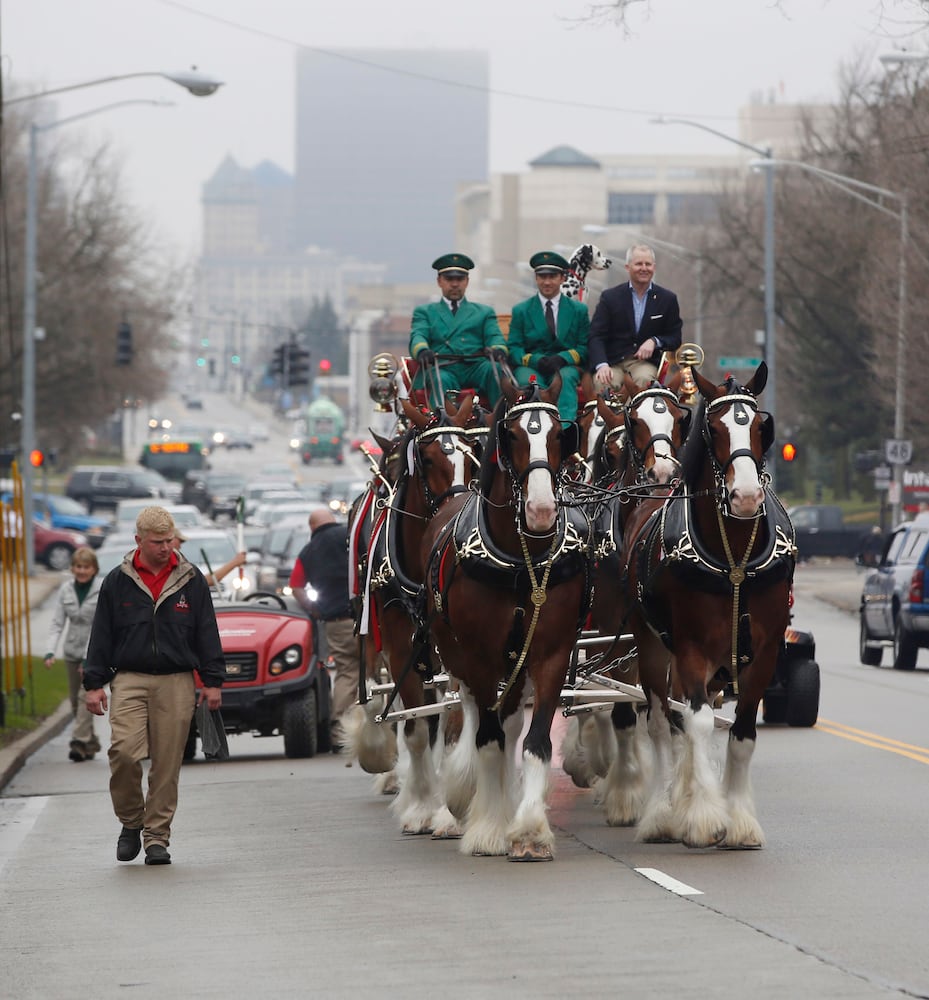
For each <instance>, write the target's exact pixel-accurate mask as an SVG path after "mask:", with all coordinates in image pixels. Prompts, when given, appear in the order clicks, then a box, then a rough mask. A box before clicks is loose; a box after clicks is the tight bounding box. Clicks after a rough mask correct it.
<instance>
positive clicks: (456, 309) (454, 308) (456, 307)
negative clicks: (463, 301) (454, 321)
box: [452, 302, 458, 316]
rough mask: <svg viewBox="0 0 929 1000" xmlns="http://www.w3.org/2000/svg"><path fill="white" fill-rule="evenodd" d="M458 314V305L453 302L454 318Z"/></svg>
mask: <svg viewBox="0 0 929 1000" xmlns="http://www.w3.org/2000/svg"><path fill="white" fill-rule="evenodd" d="M457 312H458V303H457V302H452V315H453V316H454V315H455V314H456V313H457Z"/></svg>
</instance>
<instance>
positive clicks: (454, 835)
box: [432, 830, 461, 840]
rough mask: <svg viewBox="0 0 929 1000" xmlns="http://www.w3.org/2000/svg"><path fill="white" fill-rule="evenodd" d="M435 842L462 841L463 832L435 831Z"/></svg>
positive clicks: (433, 836) (433, 835) (433, 837)
mask: <svg viewBox="0 0 929 1000" xmlns="http://www.w3.org/2000/svg"><path fill="white" fill-rule="evenodd" d="M432 839H433V840H461V830H435V831H434V832H433V834H432Z"/></svg>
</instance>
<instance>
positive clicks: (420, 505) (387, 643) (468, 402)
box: [354, 396, 476, 836]
mask: <svg viewBox="0 0 929 1000" xmlns="http://www.w3.org/2000/svg"><path fill="white" fill-rule="evenodd" d="M402 405H403V408H404V413H405V416H406V419H407V421H408V422H409V424H410V429H409V431H408V432H407V433H406V435H405V436H404V438H403V441H402V443H401V445H400V449H399V450H400V452H401V462H402V463H403V464H402V466H401V469H400V471H399V474H398V477H397V482H396V485H395V488H394V491H393V493H392V495H391V498H390V501H389V503H387V504H386V506H385V508H384V511H383V517H382V519H381V520H380V521H379V522H378V524H377V525H376V527H375V530H374V537H373V539H372V543H371V557H370V558H371V562H370V567H369V571H368V578H367V583H368V586H367V600H368V602H369V607H370V615H369V617H368V620H367V621H365V622H364V623H363V631H364V632H366V634H367V635H368V637H369V639H373V640H374V641H373V643H372V644H373V645H376V646H378V647H379V648H381V649H382V651H383V654H384V657H385V659H386V661H387V664H388V667H389V670H390V675H391V677H392V678H393V681H394V683H395V685H396V687H397V694H398V695H399V698H400V700H401V702H402V704H403V707H404V708H406V709H410V708H419V707H422V706H423V705H425V704H427V703H432V702H435V700H436V691H435V689H434V688H427V687H425V686H424V678H427V677H429V676H431V674H432V673H434V672H435V670H434V667H433V664H432V662H431V656H430V649H429V643H428V642H424V641H423V637H424V636H425V632H424V630H423V629H422V603H421V595H422V584H423V577H422V571H421V567H420V562H419V558H418V557H419V550H420V543H421V541H422V537H423V534H424V533H425V531H426V529H427V527H428V523H429V520H430V518H432V517H433V515H434V514H436V512H437V511H440V510H441V509H442V508H443V506H444V505H445V503H446V502H448V501H449V500H450V499H451V498H453V497H455V496H457V495H458V494H459V493H462V492H465V491H466V490H467V483H468V482H469V481H470V479H471V477H472V476H473V474H474V472H475V469H476V465H475V455H474V451H473V443H474V440H475V439H474V436H473V434H472V433H471V431H470V430H469V429H468V424H469V423H470V421H471V416H472V397H470V396H469V397H466V398H465V400H464V402H463V403H462V405H461V407H460V408H459V409H457V410H455V409H454V408H453V412H451V415H449V413H428V412H425V413H424V412H422V411H421V410H419V409H418V408H417V407H415V406H413V405H412V404H411V403H409V402H408V401H407V400H403V401H402ZM438 723H439V719H438V717H437V716H430V717H428V718H423V717H421V718H417V719H407V720H405V721H404V723H403V734H404V739H405V743H406V747H407V750H408V751H409V766H408V770H407V773H406V775H405V777H404V780H403V781H402V782H401V786H400V793H399V795H398V796H397V798H396V800H395V801H394V802H393V803H392V809H393V810H394V812H395V813H396V814H397V815H398V817H399V818H400V822H401V825H402V829H403V832H404V833H407V834H418V833H433V834H434V835H436V836H453V835H457V832H458V831H457V824H456V823H455V821H454V819H453V817H452V816H451V814H450V813H449V812H448V810H447V809H446V808H445V807H444V799H443V797H442V795H441V794H440V788H439V782H438V777H437V774H436V767H435V761H434V760H433V756H432V748H433V747H435V746H436V740H437V734H438ZM374 724H375V723H374V720H373V719H371V718H370V715H368V716H366V717H365V719H364V726H365V727H369V726H372V725H374ZM365 739H366V733H365V730H364V729H362V731H361V732H360V733H356V734H355V739H354V742H356V743H357V744H359V745H363V744H364V741H365ZM359 760H360V758H359ZM366 763H367V766H368V768H370V769H372V770H373V769H375V768H376V767H381V768H382V769H384V770H386V769H388V768H391V767H393V764H394V761H393V760H390V759H389V757H385V758H384V759H383V760H381V761H379V762H377V763H376V764H375V763H374V762H372V761H368V762H366ZM363 766H364V765H363Z"/></svg>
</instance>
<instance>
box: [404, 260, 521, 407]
mask: <svg viewBox="0 0 929 1000" xmlns="http://www.w3.org/2000/svg"><path fill="white" fill-rule="evenodd" d="M432 267H433V269H434V270H435V271H436V281H437V283H438V286H439V288H440V289H441V290H442V298H441V299H440V300H439V301H438V302H431V303H430V304H429V305H426V306H417V307H416V308H415V309H414V310H413V322H412V327H411V329H410V356H411V357H412V358H413V360H414V361H416V362H417V363H418V364H419V371H418V372H417V373H416V377H415V378H414V379H413V388H414V389H421V388H423V386H424V385H425V386H426V388H427V397H428V399H429V405H430V406H431V407H432V408H433V409H434V410H438V409H441V408H442V407H443V406H444V405H445V393H446V392H447V391H448V390H449V389H464V388H471V389H475V390H477V392H478V394H479V395H480V398H481V402H482V403H483V404H484V405H485V406H488V407H492V406H493V405H494V404H495V403H496V402H497V400H498V399H499V398H500V387H499V384H498V381H497V379H498V377H499V375H500V365H501V363H502V362H505V361H506V353H507V352H506V340H505V339H504V336H503V332H502V331H501V329H500V324H499V323H498V322H497V314H496V313H495V312H494V311H493V309H491V308H490V306H482V305H478V303H476V302H469V301H468V300H467V299H466V298H465V291H466V289H467V287H468V278H469V274H468V272H469V271H470V270H471V269H472V268H473V267H474V261H473V260H471V258H470V257H468V256H466V255H465V254H463V253H447V254H444V255H443V256H441V257H439V258H437V259H436V260H434V261H433V262H432ZM437 355H438V357H437ZM427 373H428V376H429V377H426V375H427Z"/></svg>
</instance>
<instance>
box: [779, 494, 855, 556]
mask: <svg viewBox="0 0 929 1000" xmlns="http://www.w3.org/2000/svg"><path fill="white" fill-rule="evenodd" d="M787 513H788V515H789V517H790V520H791V523H792V524H793V526H794V534H795V535H796V539H797V556H798V558H800V559H810V558H812V557H813V556H846V557H847V558H849V559H851V558H853V557H854V556H855V555H856V554H857V553H858V552H860V551H861V547H862V545H863V544H864V542H865V539H866V538H867V536H868V535H869V533H870V531H871V524H870V523H864V522H858V521H856V522H851V523H850V522H848V521H846V520H845V515H844V513H843V511H842V508H841V507H837V506H836V505H835V504H801V505H799V506H796V507H791V508H789V509H788V511H787Z"/></svg>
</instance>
